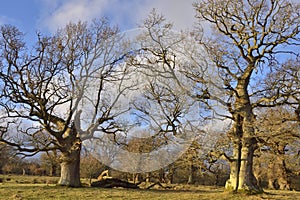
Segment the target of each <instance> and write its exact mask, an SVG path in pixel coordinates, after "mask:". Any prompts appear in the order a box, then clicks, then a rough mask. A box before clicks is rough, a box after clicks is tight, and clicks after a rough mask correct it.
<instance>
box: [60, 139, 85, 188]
mask: <svg viewBox="0 0 300 200" xmlns="http://www.w3.org/2000/svg"><path fill="white" fill-rule="evenodd" d="M80 150H81V141H80V140H79V139H77V140H74V141H73V142H72V145H70V147H69V148H66V151H63V152H62V155H61V159H60V161H61V163H60V165H61V174H60V179H59V182H58V184H59V185H64V186H70V187H80V186H81V182H80Z"/></svg>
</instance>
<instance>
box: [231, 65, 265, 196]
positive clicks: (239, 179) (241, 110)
mask: <svg viewBox="0 0 300 200" xmlns="http://www.w3.org/2000/svg"><path fill="white" fill-rule="evenodd" d="M250 74H251V71H249V73H248V75H247V76H246V78H243V79H240V80H239V82H238V85H237V88H236V91H237V98H236V102H235V105H234V107H235V110H234V112H232V114H233V119H234V124H233V128H232V130H231V131H230V132H229V137H230V139H231V141H232V142H233V156H232V159H231V160H230V177H229V180H228V181H227V182H226V185H225V188H226V190H228V191H235V192H238V191H241V192H249V193H260V192H262V191H263V190H262V188H261V187H260V186H259V185H258V181H257V179H256V177H255V176H254V173H253V156H254V151H255V148H256V145H257V140H256V138H255V130H254V127H253V126H254V125H253V124H254V121H255V116H254V114H253V111H252V107H251V103H250V98H249V95H248V91H247V86H248V84H249V77H250Z"/></svg>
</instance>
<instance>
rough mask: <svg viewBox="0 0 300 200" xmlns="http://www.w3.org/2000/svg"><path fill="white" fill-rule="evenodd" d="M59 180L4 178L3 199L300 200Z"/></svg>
mask: <svg viewBox="0 0 300 200" xmlns="http://www.w3.org/2000/svg"><path fill="white" fill-rule="evenodd" d="M57 179H58V178H55V177H37V176H4V175H0V180H1V183H0V199H1V200H2V199H5V200H10V199H12V200H21V199H22V200H23V199H47V200H48V199H62V200H65V199H67V200H68V199H70V200H77V199H83V200H86V199H111V200H118V199H136V200H140V199H151V200H152V199H161V200H165V199H168V200H181V199H199V200H211V199H218V200H219V199H233V200H235V199H236V200H238V199H241V200H247V199H249V200H254V199H278V200H282V199H293V200H296V199H300V192H296V191H269V190H267V191H266V193H264V194H260V195H237V194H229V193H225V192H224V191H223V188H215V187H209V186H197V187H196V186H188V185H177V186H175V189H172V190H162V189H149V190H144V189H138V190H136V189H122V188H114V189H102V188H91V187H88V186H85V187H82V188H68V187H61V186H56V185H55V184H54V183H55V182H56V181H57Z"/></svg>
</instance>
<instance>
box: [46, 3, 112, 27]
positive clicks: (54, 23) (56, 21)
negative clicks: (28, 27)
mask: <svg viewBox="0 0 300 200" xmlns="http://www.w3.org/2000/svg"><path fill="white" fill-rule="evenodd" d="M54 2H55V1H54ZM108 2H109V1H108V0H70V1H56V2H55V3H54V4H52V11H48V13H43V14H42V15H44V16H43V17H42V18H43V19H42V20H41V21H40V24H41V25H42V26H43V27H45V28H47V29H49V30H50V31H55V30H56V29H57V28H60V27H63V26H64V25H65V24H67V23H69V22H76V21H79V20H81V21H90V20H91V19H93V18H96V17H98V16H99V15H101V13H102V12H103V10H104V9H105V8H106V6H107V3H108ZM48 5H50V3H49V2H48V1H45V2H44V6H48ZM44 10H45V9H44ZM48 10H49V9H48Z"/></svg>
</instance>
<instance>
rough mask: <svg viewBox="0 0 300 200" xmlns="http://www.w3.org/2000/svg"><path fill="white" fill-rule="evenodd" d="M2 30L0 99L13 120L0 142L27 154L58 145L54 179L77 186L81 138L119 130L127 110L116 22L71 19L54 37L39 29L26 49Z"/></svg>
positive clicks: (15, 33)
mask: <svg viewBox="0 0 300 200" xmlns="http://www.w3.org/2000/svg"><path fill="white" fill-rule="evenodd" d="M0 33H1V36H0V40H1V43H0V57H1V62H0V65H1V66H0V67H1V70H0V85H1V88H2V90H1V94H0V98H1V100H0V105H1V109H4V110H5V111H6V112H5V113H6V114H5V116H4V117H6V119H7V122H14V123H15V125H14V126H10V127H9V130H8V131H6V132H2V134H1V136H0V141H2V142H5V143H7V144H9V145H11V146H14V147H15V148H17V149H18V150H19V151H21V152H24V153H23V154H24V155H25V156H31V155H35V154H36V153H38V152H41V151H51V150H58V151H59V152H60V153H59V156H60V157H59V161H60V164H61V177H60V180H59V184H60V185H67V186H74V187H77V186H80V174H79V171H80V170H79V168H80V150H81V147H82V141H83V140H85V139H88V138H92V137H93V135H94V133H95V132H97V131H98V132H102V133H107V134H114V133H115V132H117V131H118V130H120V129H121V127H120V126H118V125H117V122H116V117H117V116H119V115H121V114H122V113H124V112H125V111H126V110H127V108H125V107H120V106H119V104H118V102H119V100H120V98H121V96H122V95H123V93H124V92H125V91H126V90H127V89H128V88H129V87H130V86H128V87H127V86H124V84H123V83H124V82H125V79H126V77H127V75H128V71H127V68H126V66H123V65H120V63H121V62H122V60H123V59H124V58H125V53H124V52H125V46H126V45H124V46H123V44H122V42H121V38H122V37H121V35H120V34H119V30H118V28H116V27H111V26H110V25H109V23H108V22H107V20H105V19H100V20H94V21H93V22H92V23H91V24H90V25H88V24H87V23H82V22H78V23H76V24H75V23H70V24H68V25H67V26H66V27H65V28H63V29H60V30H58V31H57V32H56V33H55V34H54V35H52V36H44V35H42V34H40V33H39V34H38V38H37V43H36V44H35V46H34V47H33V49H31V50H30V49H28V47H27V46H26V44H25V42H24V39H23V33H22V32H20V31H19V30H18V29H17V28H16V27H13V26H10V25H3V26H1V30H0ZM11 125H12V124H11Z"/></svg>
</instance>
